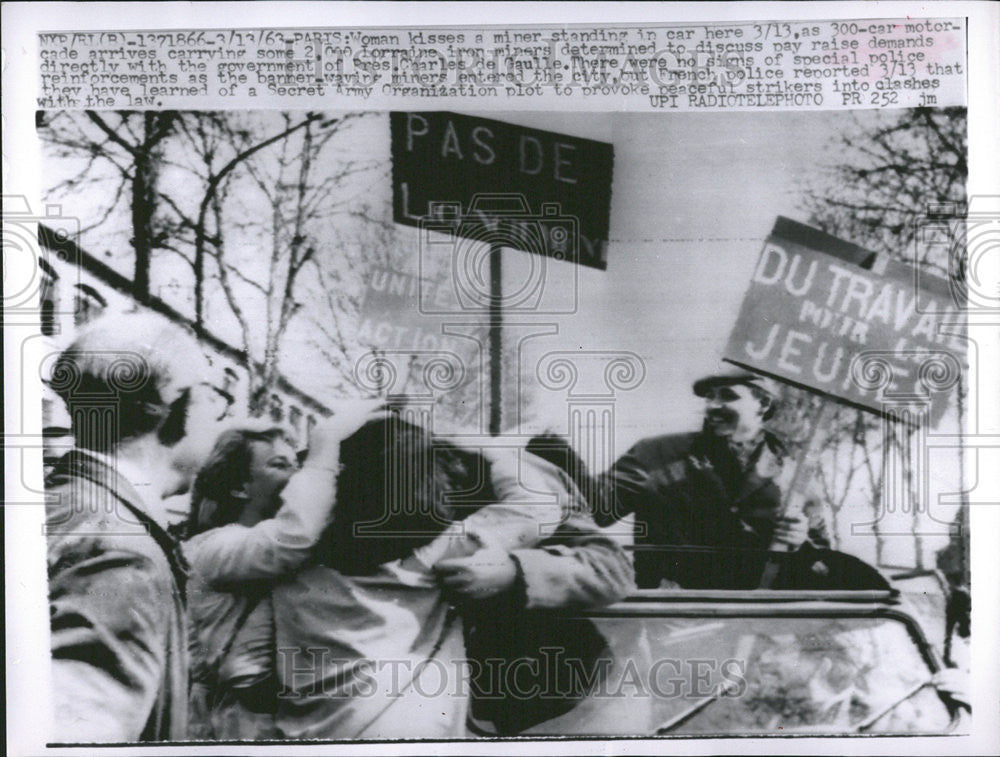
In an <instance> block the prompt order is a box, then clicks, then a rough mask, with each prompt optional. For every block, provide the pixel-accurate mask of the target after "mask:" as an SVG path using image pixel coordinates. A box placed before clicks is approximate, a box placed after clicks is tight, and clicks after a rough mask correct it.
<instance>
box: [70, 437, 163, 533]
mask: <svg viewBox="0 0 1000 757" xmlns="http://www.w3.org/2000/svg"><path fill="white" fill-rule="evenodd" d="M64 460H66V464H67V466H68V467H69V470H70V471H72V473H73V474H75V475H78V476H82V477H84V478H86V479H89V480H91V481H94V482H95V483H98V484H100V485H101V486H103V487H105V488H106V489H109V490H110V491H111V492H112V493H113V494H114V495H115V496H116V497H118V498H119V499H121V500H122V501H124V502H126V503H127V504H129V505H131V506H132V507H134V508H135V509H137V510H140V511H142V512H143V513H145V514H146V515H148V516H149V517H150V518H152V519H153V520H154V521H155V522H156V524H157V525H158V526H160V527H161V528H163V529H164V530H165V529H166V528H167V525H168V524H169V522H170V519H169V517H168V513H167V511H166V509H165V508H164V506H163V497H162V496H160V491H159V490H158V489H157V486H156V484H155V482H153V481H150V476H149V475H148V474H146V473H144V471H143V469H142V468H141V467H140V466H138V465H136V464H135V463H133V462H132V461H131V460H128V459H125V458H121V457H118V456H117V455H108V454H104V453H101V452H94V451H92V450H82V449H74V450H73V451H72V452H70V453H69V454H68V455H67V456H66V458H64Z"/></svg>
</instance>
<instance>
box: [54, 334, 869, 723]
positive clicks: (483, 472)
mask: <svg viewBox="0 0 1000 757" xmlns="http://www.w3.org/2000/svg"><path fill="white" fill-rule="evenodd" d="M123 360H125V362H126V363H127V364H128V370H125V371H123V370H122V364H123V363H122V361H123ZM53 375H54V380H53V385H54V387H55V388H56V389H57V390H58V391H59V392H60V394H61V396H62V398H63V400H64V401H65V403H66V406H67V409H68V410H69V413H70V416H71V418H72V423H73V432H74V438H75V449H73V450H72V451H71V452H70V453H68V454H67V455H66V456H65V457H64V458H62V459H61V460H60V461H59V462H58V464H57V465H56V466H55V468H54V469H53V470H52V471H51V473H50V475H49V477H48V480H47V491H48V494H49V504H48V508H47V525H46V529H47V539H48V571H49V592H50V596H49V598H50V608H51V633H52V659H53V670H54V678H53V692H54V697H55V734H54V737H53V739H52V740H53V741H55V742H62V743H65V742H69V743H90V742H135V741H159V740H171V741H174V740H189V739H227V740H228V739H270V738H286V739H300V738H301V739H307V738H308V739H355V738H394V737H395V738H413V737H422V738H433V737H436V736H448V735H454V734H455V733H456V732H461V729H463V728H472V729H473V732H475V728H476V724H477V723H478V724H479V725H480V726H481V725H482V724H483V723H488V724H489V726H490V730H491V732H495V733H501V734H515V733H518V732H520V731H521V730H523V729H524V728H526V727H528V726H530V725H531V724H532V723H534V722H537V721H538V719H539V718H544V717H550V716H552V715H553V714H558V713H559V712H562V711H566V709H567V708H571V707H572V706H573V702H574V700H575V698H577V697H578V696H579V694H580V692H578V691H573V690H569V691H562V692H561V696H559V697H550V698H548V699H547V700H546V701H545V702H541V703H539V702H535V703H532V702H527V701H525V700H524V698H518V697H516V696H507V694H509V693H510V692H505V691H502V690H497V688H496V686H497V684H495V683H494V682H491V678H490V676H489V675H487V672H488V665H487V663H488V662H489V661H491V660H496V659H501V660H503V659H507V660H517V659H524V658H525V657H528V658H530V657H531V656H533V655H535V656H537V655H538V654H539V653H540V651H539V650H540V649H541V648H543V647H544V646H545V644H546V643H548V644H552V643H556V644H563V645H566V648H567V649H569V648H572V649H573V650H574V654H576V655H577V656H579V657H580V659H584V660H585V659H590V658H593V656H594V655H595V654H596V653H597V652H598V651H599V649H600V647H601V645H602V644H603V642H604V640H603V639H602V638H601V637H600V634H599V633H597V632H596V630H595V629H594V627H593V626H592V625H591V624H589V623H588V621H586V620H585V619H582V618H580V617H579V614H578V613H577V614H576V615H574V614H573V612H569V613H566V612H563V613H562V614H561V615H560V613H559V612H558V611H560V610H562V611H566V610H569V611H577V610H581V609H584V610H585V609H592V608H596V607H600V606H602V605H607V604H609V603H612V602H615V601H618V600H620V599H622V598H623V597H625V596H626V595H628V594H629V593H630V592H632V591H633V590H634V589H635V588H636V585H638V586H639V587H640V588H657V587H683V588H756V587H757V586H759V585H761V582H762V580H763V576H764V575H765V574H766V573H767V571H768V563H769V562H770V561H773V560H774V559H775V557H774V556H775V555H776V554H780V553H781V551H782V550H784V551H787V550H788V548H793V551H792V552H789V554H796V555H800V557H799V558H796V559H795V560H791V559H790V558H786V559H785V562H784V563H783V564H782V565H781V566H780V567H781V570H780V571H779V573H778V576H777V579H776V583H775V584H774V585H775V586H776V587H785V588H796V587H798V588H803V587H804V588H817V587H823V586H830V585H835V584H834V583H831V582H840V584H841V585H849V588H874V587H878V586H882V585H883V584H884V580H883V579H881V577H880V576H879V575H878V573H877V571H874V569H870V568H867V566H863V564H855V563H852V562H850V561H848V562H847V563H844V562H842V561H841V562H838V559H837V555H838V554H839V553H834V552H832V551H831V550H829V549H828V547H829V544H828V543H826V542H825V535H824V532H823V529H822V523H821V522H819V521H817V520H815V519H814V520H813V522H810V521H809V519H808V518H806V517H803V516H799V517H796V516H792V515H789V514H788V513H786V512H785V510H784V508H783V506H782V496H781V492H780V489H779V487H778V485H777V483H776V481H775V479H776V477H777V475H778V473H779V471H780V470H781V467H782V465H783V460H784V457H785V452H784V449H783V447H782V445H781V442H780V441H779V440H778V438H777V437H776V436H774V435H773V434H771V433H770V432H769V431H767V430H765V428H764V424H765V422H766V421H767V420H768V419H769V417H770V415H771V414H773V412H774V408H775V403H776V401H777V393H776V392H775V391H774V390H773V388H772V387H771V386H770V385H769V384H768V382H767V381H766V380H765V379H763V378H761V377H759V376H756V375H754V374H750V373H730V374H720V375H717V376H712V377H708V378H706V379H704V380H702V381H699V382H697V383H696V384H695V386H694V391H695V393H696V394H697V395H698V396H700V397H703V398H704V399H705V401H706V417H705V425H704V427H703V428H702V430H701V431H699V432H697V433H693V434H682V435H672V436H663V437H656V438H653V439H647V440H643V441H641V442H639V443H638V444H637V445H635V446H634V447H633V448H632V449H631V450H630V451H629V452H628V453H626V454H625V455H624V456H623V457H622V458H621V459H620V460H619V461H618V462H617V463H616V464H615V465H614V466H613V467H612V468H611V469H610V470H609V471H607V472H604V473H601V474H598V475H592V474H591V473H590V472H589V471H587V470H586V467H585V466H584V465H583V463H582V461H581V460H580V459H579V458H578V457H577V456H576V455H575V453H574V452H573V451H572V449H571V448H570V447H569V445H568V444H566V443H564V442H562V441H561V440H560V439H558V438H557V437H538V438H536V439H533V440H532V442H531V443H529V444H528V445H527V446H526V447H525V448H524V449H517V448H499V447H494V446H490V445H488V444H485V442H484V445H482V446H481V447H478V448H476V449H466V448H463V447H459V446H456V445H455V444H452V443H450V442H448V441H447V440H444V439H441V438H437V437H435V436H434V435H433V434H432V433H430V432H429V431H428V430H427V429H424V428H421V427H420V426H417V425H414V424H413V423H410V422H408V421H407V420H405V419H404V418H402V417H401V416H400V415H399V414H397V413H394V412H390V411H389V410H387V409H386V408H385V407H384V406H382V405H380V404H379V402H378V401H357V402H353V403H349V404H345V405H343V406H338V407H337V408H335V412H334V414H333V416H332V418H331V419H330V420H328V421H326V422H324V423H322V424H320V425H319V426H317V427H316V428H315V429H314V430H313V433H312V434H311V438H310V440H309V447H308V450H307V452H306V453H305V455H304V457H303V456H302V455H300V453H299V451H298V449H297V442H298V440H296V439H294V438H293V437H292V436H291V435H290V434H289V432H288V430H287V429H285V428H283V427H281V426H279V425H268V424H266V423H264V424H262V423H261V422H260V421H249V420H248V421H245V422H239V421H236V420H234V419H233V418H227V417H226V415H227V404H228V403H226V401H225V399H224V398H223V397H221V395H220V393H219V392H218V391H217V390H216V389H215V388H214V387H213V385H212V383H211V382H210V381H206V378H205V377H206V376H209V375H211V374H210V367H209V365H208V363H207V361H206V360H205V359H204V358H203V356H202V353H201V351H200V349H199V346H198V344H197V342H196V341H195V340H194V339H193V337H192V336H191V335H189V334H188V333H186V332H185V331H183V330H182V329H180V328H179V327H178V326H176V325H174V324H171V323H170V322H168V321H166V320H164V319H162V318H160V317H158V316H154V315H128V316H120V317H116V318H105V319H98V320H97V321H95V322H94V323H92V324H91V325H89V326H88V327H87V328H86V329H84V330H83V331H82V332H81V333H80V335H79V336H78V337H77V338H76V340H75V341H74V342H73V344H72V345H71V346H70V347H69V348H67V349H66V350H65V352H64V353H63V354H62V355H61V356H60V358H59V360H58V362H57V364H56V368H55V371H54V374H53ZM95 397H104V398H107V397H112V398H113V400H114V402H113V408H114V412H113V413H112V414H111V416H110V417H111V418H112V420H111V421H110V422H106V421H102V420H101V418H106V417H109V416H106V415H105V416H99V415H95V413H94V411H93V407H94V398H95ZM95 418H96V419H97V420H95ZM300 458H301V459H300ZM188 491H189V492H190V503H191V504H190V513H189V516H188V518H187V521H186V523H184V525H183V528H182V529H181V530H180V531H181V532H180V536H181V538H180V539H178V538H176V536H177V533H178V532H177V530H176V529H173V528H169V527H168V526H169V524H168V522H167V513H166V510H165V508H164V505H163V500H164V499H165V498H167V497H170V496H172V495H176V494H180V493H184V492H188ZM626 515H632V516H633V517H634V528H635V541H636V552H635V559H634V564H633V560H632V559H631V557H630V555H629V554H628V553H627V552H626V551H625V550H624V549H623V547H622V546H621V544H620V543H619V541H618V540H616V539H614V538H612V537H610V536H609V535H607V534H606V533H605V532H604V531H602V529H601V527H602V526H606V525H608V524H610V523H613V522H615V521H618V520H620V519H622V518H623V517H625V516H626ZM719 550H726V554H727V555H729V556H730V557H729V558H727V559H725V560H720V559H718V554H719ZM431 659H441V660H463V661H465V663H466V665H467V668H466V675H467V676H468V679H469V680H468V682H469V684H470V685H469V687H468V696H465V695H462V696H458V695H451V696H441V697H436V698H433V699H428V698H427V697H423V696H421V695H420V693H419V692H418V691H416V689H417V687H416V686H415V685H414V681H415V679H416V677H417V676H419V675H420V671H421V670H422V669H424V668H426V667H427V666H426V664H425V663H426V662H427V661H428V660H431ZM528 667H530V666H528ZM438 669H439V670H440V669H444V667H443V666H442V668H438ZM526 669H527V668H526ZM469 671H471V672H469ZM549 673H550V674H553V673H552V671H549ZM554 675H556V676H558V670H557V671H555V673H554ZM452 683H456V685H457V682H452ZM522 683H525V684H538V683H539V682H538V681H528V682H524V681H522ZM541 684H542V685H545V682H544V681H542V682H541ZM507 685H509V683H508V684H507ZM571 688H572V687H571ZM440 690H441V691H446V690H447V691H450V689H447V687H446V686H442V687H440ZM403 700H409V703H408V706H407V707H406V709H405V712H406V717H405V718H399V717H396V718H384V717H381V715H382V714H383V713H384V712H385V710H386V707H387V706H388V705H389V704H393V703H398V702H399V701H403Z"/></svg>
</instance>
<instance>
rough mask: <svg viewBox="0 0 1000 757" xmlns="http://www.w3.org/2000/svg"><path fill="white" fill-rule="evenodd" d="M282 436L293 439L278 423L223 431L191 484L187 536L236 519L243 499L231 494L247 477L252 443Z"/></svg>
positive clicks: (290, 441)
mask: <svg viewBox="0 0 1000 757" xmlns="http://www.w3.org/2000/svg"><path fill="white" fill-rule="evenodd" d="M278 439H284V440H285V441H287V442H288V443H289V444H291V443H293V442H292V439H291V437H290V435H289V433H288V431H287V430H286V429H284V428H282V427H280V426H272V427H267V428H232V429H228V430H226V431H223V432H222V433H221V434H220V435H219V438H218V439H216V441H215V446H214V447H212V452H211V453H210V454H209V456H208V460H207V461H206V462H205V465H204V466H202V469H201V470H200V471H198V475H197V477H196V478H195V480H194V486H193V487H192V488H191V512H190V515H189V517H188V526H187V530H186V534H185V535H186V537H187V538H190V537H192V536H194V535H195V534H200V533H202V532H203V531H208V530H209V529H212V528H218V527H219V526H225V525H228V524H230V523H234V522H236V520H237V519H238V518H239V517H240V512H241V510H242V506H243V502H242V501H240V500H239V499H238V498H236V497H234V496H233V491H234V490H236V489H239V488H240V487H241V486H243V484H245V483H246V482H247V480H248V479H249V478H250V461H251V459H252V451H251V446H250V445H251V444H252V443H253V442H268V443H273V442H274V441H276V440H278Z"/></svg>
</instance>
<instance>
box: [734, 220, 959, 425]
mask: <svg viewBox="0 0 1000 757" xmlns="http://www.w3.org/2000/svg"><path fill="white" fill-rule="evenodd" d="M873 260H875V256H874V255H872V254H871V253H867V252H866V251H864V250H862V249H861V248H859V247H857V246H855V245H852V244H850V243H848V242H845V241H843V240H841V239H838V238H836V237H833V236H831V235H829V234H826V233H825V232H822V231H820V230H818V229H814V228H812V227H809V226H805V225H803V224H799V223H796V222H795V221H790V220H789V219H787V218H781V217H779V218H778V220H777V222H776V224H775V226H774V229H773V231H772V232H771V235H770V236H769V237H768V238H767V240H766V241H765V243H764V249H763V251H762V252H761V255H760V259H759V260H758V262H757V267H756V269H755V271H754V274H753V278H752V280H751V282H750V287H749V289H748V290H747V293H746V296H745V298H744V300H743V306H742V308H741V310H740V315H739V318H738V319H737V321H736V326H735V327H734V329H733V332H732V334H731V335H730V338H729V343H728V345H727V347H726V352H725V357H726V359H728V360H730V361H732V362H735V363H740V364H742V365H745V366H747V367H750V368H753V369H756V370H759V371H762V372H764V373H769V374H772V375H774V376H777V377H779V378H782V379H786V380H788V381H791V382H793V383H796V384H799V385H802V386H805V387H807V388H810V389H813V390H815V391H818V392H822V393H825V394H829V395H832V396H834V397H837V398H839V399H841V400H844V401H846V402H849V403H853V404H855V405H860V406H861V407H864V408H867V409H869V410H873V411H876V412H885V411H886V410H887V408H889V407H903V406H913V407H914V408H917V407H923V408H927V409H929V410H930V419H931V421H932V422H937V420H939V419H940V417H941V415H942V414H943V413H944V410H945V408H946V406H947V403H948V399H949V396H950V394H951V390H953V389H954V387H955V386H956V385H957V383H958V380H959V378H960V374H961V372H962V371H963V370H964V369H965V362H966V361H965V349H966V345H965V340H964V339H963V337H962V331H961V329H962V325H961V324H962V318H961V314H960V313H959V312H957V310H956V307H955V305H954V303H953V299H952V298H951V296H950V293H949V290H948V287H947V283H946V282H945V281H944V280H943V279H941V280H938V279H936V278H932V277H926V276H923V277H921V278H920V280H919V286H918V281H917V278H916V277H915V276H914V269H913V268H912V266H907V265H904V264H901V263H898V262H895V261H883V262H884V263H885V265H884V266H883V267H882V270H880V271H876V270H869V269H867V268H866V267H864V266H865V265H868V264H870V263H871V262H872V261H873ZM875 267H876V268H879V266H875Z"/></svg>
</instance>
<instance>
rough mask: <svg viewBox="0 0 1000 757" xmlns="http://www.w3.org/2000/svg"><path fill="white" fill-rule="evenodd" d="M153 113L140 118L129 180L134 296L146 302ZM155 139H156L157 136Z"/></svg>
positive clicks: (153, 196) (152, 204)
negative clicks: (142, 135)
mask: <svg viewBox="0 0 1000 757" xmlns="http://www.w3.org/2000/svg"><path fill="white" fill-rule="evenodd" d="M156 118H157V116H156V114H155V113H146V114H145V116H144V119H143V126H144V127H145V138H144V140H143V142H142V144H140V145H138V146H137V149H136V151H135V173H134V175H133V179H132V203H131V205H132V248H133V249H134V250H135V271H134V274H133V277H132V282H133V286H134V292H135V298H136V299H137V300H138V301H139V302H141V303H143V304H145V303H148V302H149V268H150V263H151V262H152V259H153V243H154V238H155V236H154V231H153V216H154V215H155V213H156V158H157V156H156V154H155V149H154V148H155V142H151V141H150V140H151V139H153V134H154V132H155V131H156V130H157V124H156ZM157 141H158V139H157Z"/></svg>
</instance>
